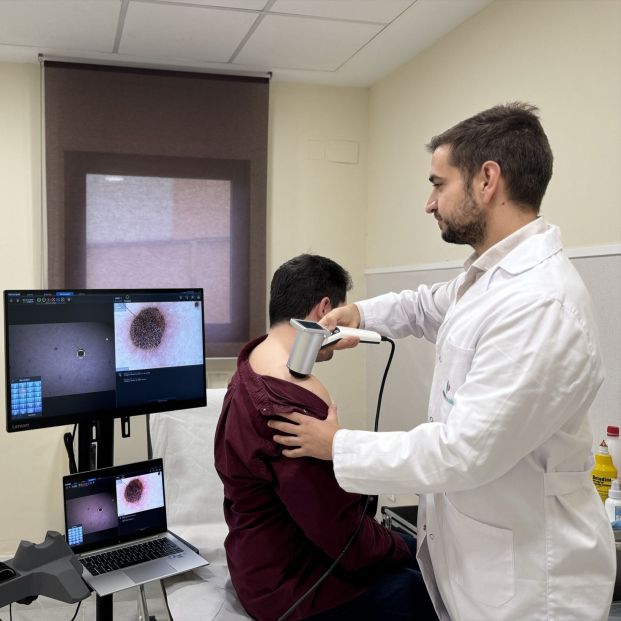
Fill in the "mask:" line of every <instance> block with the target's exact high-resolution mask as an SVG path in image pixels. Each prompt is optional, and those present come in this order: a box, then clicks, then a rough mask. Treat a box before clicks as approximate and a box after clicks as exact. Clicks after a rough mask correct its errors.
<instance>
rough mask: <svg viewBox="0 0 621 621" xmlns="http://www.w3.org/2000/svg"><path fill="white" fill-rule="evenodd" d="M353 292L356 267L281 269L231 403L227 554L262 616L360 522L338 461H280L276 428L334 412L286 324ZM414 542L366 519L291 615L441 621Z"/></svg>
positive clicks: (326, 262)
mask: <svg viewBox="0 0 621 621" xmlns="http://www.w3.org/2000/svg"><path fill="white" fill-rule="evenodd" d="M350 288H351V279H350V277H349V274H348V273H347V272H346V271H345V270H344V269H343V268H342V267H340V266H339V265H338V264H336V263H335V262H334V261H331V260H330V259H327V258H324V257H321V256H316V255H308V254H305V255H301V256H298V257H295V258H294V259H291V260H290V261H287V262H286V263H285V264H284V265H282V266H281V267H279V268H278V270H277V271H276V273H275V274H274V277H273V279H272V283H271V290H270V296H271V297H270V307H269V313H270V330H269V332H268V334H267V335H265V336H262V337H260V338H258V339H256V340H254V341H252V342H250V343H248V344H247V345H246V346H245V347H244V348H243V350H242V352H241V354H240V355H239V358H238V362H237V371H236V373H235V375H234V376H233V378H232V380H231V382H230V384H229V387H228V391H227V393H226V396H225V398H224V404H223V408H222V413H221V415H220V420H219V422H218V427H217V430H216V436H215V465H216V469H217V471H218V474H219V475H220V478H221V479H222V481H223V483H224V516H225V519H226V522H227V524H228V527H229V534H228V536H227V538H226V541H225V549H226V555H227V561H228V567H229V571H230V575H231V580H232V582H233V585H234V586H235V590H236V591H237V594H238V596H239V599H240V601H241V603H242V604H243V606H244V608H245V609H246V611H247V612H248V613H249V614H250V615H251V616H252V617H253V618H255V619H258V620H261V621H263V620H265V621H276V620H277V619H278V618H280V617H281V615H283V614H284V613H285V612H287V611H288V610H289V608H290V607H291V606H292V605H293V604H294V603H295V602H297V600H298V599H299V598H300V597H302V596H303V595H304V594H305V593H306V592H307V591H308V590H309V588H311V587H312V586H313V585H314V584H315V583H316V582H317V580H319V578H320V577H321V576H322V574H324V572H325V571H326V570H327V569H328V568H329V567H330V565H331V564H332V562H333V561H334V559H335V558H336V557H337V556H338V555H339V554H340V553H341V551H342V550H343V549H344V548H345V546H346V545H347V542H348V541H349V539H350V538H351V536H352V534H353V533H354V532H355V531H356V529H357V527H358V524H359V523H360V520H361V518H362V511H363V508H364V502H365V498H364V497H360V496H359V495H357V494H350V493H348V492H345V491H344V490H342V489H341V488H340V487H339V485H338V484H337V482H336V479H335V477H334V473H333V470H332V463H331V462H329V461H322V460H318V459H313V458H301V459H287V458H285V457H283V456H281V454H280V450H281V449H280V448H279V447H278V445H276V444H275V443H274V442H273V440H272V435H273V430H272V429H270V428H269V427H268V426H267V421H268V420H269V419H270V418H272V417H275V416H278V413H279V412H292V411H294V410H296V411H303V412H306V413H307V414H308V415H309V416H316V417H318V418H325V417H326V416H327V413H328V404H329V403H330V402H331V400H330V395H329V394H328V391H327V390H326V388H325V387H324V386H323V385H322V384H321V382H320V381H319V380H318V379H317V378H316V377H314V376H312V375H310V376H308V377H307V378H303V379H296V378H295V377H293V376H292V375H291V374H290V373H289V369H288V368H287V366H286V365H287V360H288V358H289V353H290V351H291V347H292V346H293V343H294V340H295V337H296V331H295V329H294V328H293V327H292V326H291V325H290V324H289V320H290V319H291V318H297V319H308V320H311V321H318V320H319V319H321V318H322V317H323V316H324V315H325V314H326V313H327V312H329V311H330V310H331V309H332V308H335V307H336V306H339V305H341V304H344V303H345V299H346V295H347V291H348V290H349V289H350ZM415 545H416V543H415V540H414V539H413V538H412V537H408V536H404V535H400V534H398V533H396V532H393V531H390V530H388V529H386V528H385V527H383V526H382V525H381V524H379V523H378V522H377V521H376V520H375V519H374V518H373V517H372V515H365V516H364V518H363V521H362V525H361V527H360V530H359V532H358V534H357V535H356V538H355V539H354V541H353V543H352V544H351V546H350V547H349V549H348V550H347V552H346V553H345V554H344V556H343V557H342V558H341V559H340V561H339V563H338V565H337V566H336V567H335V569H334V570H333V571H332V572H331V573H330V574H329V575H328V576H327V577H326V578H325V580H324V581H323V582H321V584H320V585H319V586H318V587H317V588H316V589H315V590H314V591H312V593H310V595H308V597H306V598H305V599H303V601H301V603H300V604H299V605H298V606H297V607H296V608H295V609H294V610H293V611H291V612H290V614H289V615H288V617H287V618H288V619H292V620H293V619H313V620H315V621H320V620H321V621H328V620H335V621H336V620H339V621H346V620H347V619H356V621H360V620H364V619H369V620H370V619H373V620H380V619H381V620H382V621H390V620H391V619H400V620H404V621H405V620H408V621H414V620H417V621H427V620H431V619H436V616H435V613H434V612H433V607H432V605H431V603H430V600H429V597H428V595H427V592H426V590H425V587H424V584H423V581H422V578H421V575H420V573H419V571H418V566H417V565H416V561H415V560H414V558H413V556H412V553H413V551H414V550H415Z"/></svg>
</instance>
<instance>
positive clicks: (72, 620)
mask: <svg viewBox="0 0 621 621" xmlns="http://www.w3.org/2000/svg"><path fill="white" fill-rule="evenodd" d="M81 604H82V601H81V600H80V601H79V602H78V607H77V608H76V609H75V613H74V614H73V617H71V621H75V620H76V619H77V618H78V612H80V605H81Z"/></svg>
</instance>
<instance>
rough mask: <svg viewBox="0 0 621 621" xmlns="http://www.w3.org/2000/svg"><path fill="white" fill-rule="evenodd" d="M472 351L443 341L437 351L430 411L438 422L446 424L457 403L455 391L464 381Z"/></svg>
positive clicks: (469, 366) (472, 354) (470, 363)
mask: <svg viewBox="0 0 621 621" xmlns="http://www.w3.org/2000/svg"><path fill="white" fill-rule="evenodd" d="M473 357H474V349H464V348H463V347H458V346H457V345H454V344H453V343H451V342H450V341H449V340H448V339H446V340H445V341H444V343H443V344H442V346H441V347H440V349H439V351H438V356H437V360H436V368H435V371H434V376H433V383H432V388H431V395H430V410H431V411H432V412H433V414H432V416H433V417H434V418H435V420H436V421H438V422H446V419H447V417H448V414H449V412H450V411H451V409H452V408H453V406H454V405H455V403H456V401H457V391H458V390H459V389H460V388H461V386H462V385H463V384H464V382H465V381H466V377H467V375H468V372H469V371H470V368H471V366H472V359H473Z"/></svg>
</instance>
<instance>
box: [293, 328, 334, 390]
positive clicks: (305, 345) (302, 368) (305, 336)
mask: <svg viewBox="0 0 621 621" xmlns="http://www.w3.org/2000/svg"><path fill="white" fill-rule="evenodd" d="M289 323H290V324H291V325H292V326H293V327H294V328H295V329H296V331H297V334H296V337H295V342H294V343H293V347H292V348H291V353H290V354H289V360H288V361H287V367H288V368H289V373H291V375H293V376H294V377H299V378H303V377H308V376H309V375H310V373H311V371H312V370H313V365H314V364H315V360H316V359H317V354H318V353H319V350H320V349H321V346H322V344H323V340H324V338H325V337H326V336H328V335H329V334H330V331H329V330H327V329H326V328H324V327H323V326H321V325H320V324H318V323H317V322H315V321H307V320H306V319H291V320H290V322H289Z"/></svg>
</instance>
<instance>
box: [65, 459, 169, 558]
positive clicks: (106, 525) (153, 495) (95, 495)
mask: <svg viewBox="0 0 621 621" xmlns="http://www.w3.org/2000/svg"><path fill="white" fill-rule="evenodd" d="M64 486H65V490H64V497H65V518H66V527H67V532H66V535H67V543H68V544H69V545H70V546H71V547H72V548H75V547H76V546H82V545H97V544H104V545H107V544H108V543H116V542H118V541H122V540H124V539H125V538H127V537H130V536H134V535H140V534H141V532H142V531H145V530H149V531H152V530H158V531H162V530H164V529H165V528H166V510H165V507H164V484H163V473H162V469H161V467H158V466H157V465H155V466H153V467H151V468H148V469H146V470H144V469H141V470H139V471H136V472H131V471H127V472H123V473H122V474H113V473H112V472H110V471H108V472H106V471H103V472H102V471H97V472H93V473H88V474H87V475H85V476H84V477H83V478H82V477H80V476H79V475H78V476H77V477H73V478H70V479H69V480H67V481H65V483H64Z"/></svg>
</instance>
